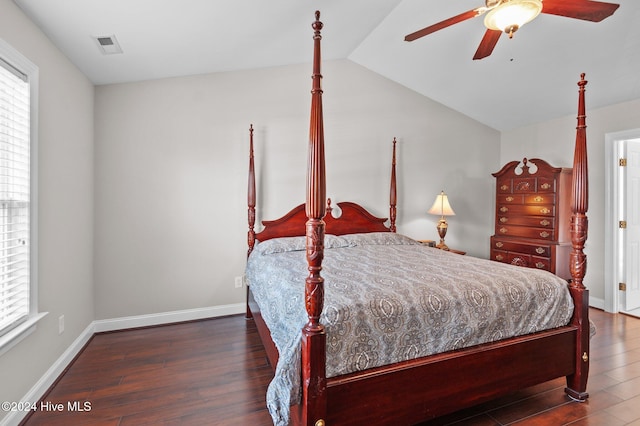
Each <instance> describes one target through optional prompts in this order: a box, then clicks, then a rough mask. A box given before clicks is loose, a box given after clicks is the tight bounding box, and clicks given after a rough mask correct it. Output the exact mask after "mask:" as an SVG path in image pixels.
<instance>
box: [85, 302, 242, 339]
mask: <svg viewBox="0 0 640 426" xmlns="http://www.w3.org/2000/svg"><path fill="white" fill-rule="evenodd" d="M245 310H246V308H245V304H244V303H235V304H232V305H221V306H211V307H207V308H197V309H186V310H183V311H171V312H161V313H158V314H148V315H135V316H131V317H122V318H113V319H106V320H96V321H94V322H93V325H94V333H102V332H105V331H116V330H126V329H128V328H138V327H149V326H153V325H164V324H171V323H174V322H183V321H194V320H199V319H205V318H215V317H223V316H226V315H236V314H241V313H243V312H245Z"/></svg>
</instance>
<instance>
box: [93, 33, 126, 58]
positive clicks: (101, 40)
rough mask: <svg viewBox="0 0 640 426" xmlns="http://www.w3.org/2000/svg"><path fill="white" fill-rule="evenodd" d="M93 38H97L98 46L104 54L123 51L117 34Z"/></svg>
mask: <svg viewBox="0 0 640 426" xmlns="http://www.w3.org/2000/svg"><path fill="white" fill-rule="evenodd" d="M93 38H94V39H95V40H96V43H98V47H99V48H100V51H101V52H102V53H103V54H105V55H112V54H114V53H122V49H121V48H120V43H118V39H116V36H115V35H113V34H112V35H106V36H93Z"/></svg>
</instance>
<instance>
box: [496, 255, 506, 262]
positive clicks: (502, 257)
mask: <svg viewBox="0 0 640 426" xmlns="http://www.w3.org/2000/svg"><path fill="white" fill-rule="evenodd" d="M496 260H499V261H502V260H504V256H503V255H501V254H498V255H496Z"/></svg>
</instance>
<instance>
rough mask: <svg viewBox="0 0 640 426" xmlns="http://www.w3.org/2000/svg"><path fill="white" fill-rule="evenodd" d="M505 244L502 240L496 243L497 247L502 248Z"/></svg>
mask: <svg viewBox="0 0 640 426" xmlns="http://www.w3.org/2000/svg"><path fill="white" fill-rule="evenodd" d="M503 245H504V244H502V241H498V242H497V243H496V247H498V248H501V247H502V246H503Z"/></svg>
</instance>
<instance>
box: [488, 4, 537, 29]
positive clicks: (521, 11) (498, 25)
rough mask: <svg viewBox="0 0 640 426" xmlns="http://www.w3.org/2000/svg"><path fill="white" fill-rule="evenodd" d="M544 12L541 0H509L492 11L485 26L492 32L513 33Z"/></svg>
mask: <svg viewBox="0 0 640 426" xmlns="http://www.w3.org/2000/svg"><path fill="white" fill-rule="evenodd" d="M541 11H542V1H541V0H507V1H503V2H502V3H501V4H500V5H498V6H496V7H494V8H493V9H491V10H490V11H489V12H488V13H487V15H486V16H485V18H484V25H485V27H487V28H488V29H490V30H499V31H504V32H505V33H507V34H509V38H511V37H513V33H514V32H516V31H517V30H518V28H520V27H522V26H523V25H524V24H526V23H527V22H531V21H532V20H533V19H535V17H536V16H538V15H539V14H540V12H541Z"/></svg>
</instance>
